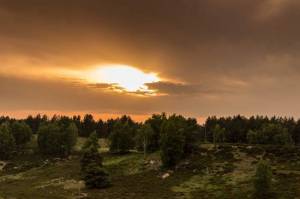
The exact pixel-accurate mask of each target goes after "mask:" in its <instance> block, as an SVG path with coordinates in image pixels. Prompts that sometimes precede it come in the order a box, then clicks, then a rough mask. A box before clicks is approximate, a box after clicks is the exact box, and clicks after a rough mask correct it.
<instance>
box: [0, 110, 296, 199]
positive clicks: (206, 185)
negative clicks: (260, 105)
mask: <svg viewBox="0 0 300 199" xmlns="http://www.w3.org/2000/svg"><path fill="white" fill-rule="evenodd" d="M299 135H300V122H299V121H295V120H294V119H293V118H276V117H273V118H267V117H260V116H256V117H250V118H246V117H242V116H234V117H228V118H216V117H209V118H208V119H207V121H206V123H205V124H203V125H199V124H198V123H197V121H196V120H195V119H193V118H185V117H183V116H181V115H175V114H174V115H170V116H167V115H166V114H164V113H162V114H155V115H153V116H152V117H150V118H149V119H147V120H146V121H145V122H143V123H138V122H135V121H133V120H132V119H131V118H130V117H129V116H126V115H125V116H122V117H120V118H117V119H110V120H107V121H102V120H98V121H95V120H94V118H93V116H92V115H86V116H85V117H84V118H83V119H81V117H80V116H74V117H66V116H54V117H52V118H48V117H46V116H41V115H37V116H35V117H33V116H29V117H28V118H26V119H24V120H16V119H12V118H9V117H1V118H0V160H1V161H0V168H1V170H0V186H3V187H5V186H9V185H8V184H6V183H8V182H15V183H21V182H19V179H23V181H26V179H27V177H26V175H29V173H30V174H31V175H33V176H35V175H36V176H37V178H40V179H41V180H44V181H45V180H46V178H49V176H51V175H48V174H47V175H46V173H47V172H48V171H46V170H47V169H52V171H51V172H55V170H56V169H57V170H59V167H60V166H62V167H64V166H63V165H69V167H70V172H71V173H72V174H71V173H69V174H68V171H67V170H68V168H65V169H66V170H65V173H63V171H62V170H60V171H61V172H62V173H60V172H58V173H56V175H58V176H56V177H57V178H55V179H52V180H53V181H54V182H55V183H54V184H56V185H57V184H59V185H57V186H60V185H61V184H63V183H64V182H65V181H66V182H68V183H70V181H72V180H73V181H72V183H73V184H72V183H71V184H72V185H68V186H71V187H72V186H75V187H76V186H80V187H81V188H80V191H79V192H80V193H81V192H82V191H81V189H83V190H85V191H83V192H84V193H86V194H88V195H89V196H91V197H92V198H93V197H94V198H97V197H98V196H99V197H102V196H103V197H105V196H111V195H110V194H111V192H110V191H109V190H114V189H116V187H117V188H121V187H120V186H124V187H127V186H136V187H130V188H129V189H130V190H132V191H134V190H135V188H136V189H138V187H140V188H141V186H143V185H146V184H149V183H150V182H148V180H149V181H151V180H152V181H157V180H158V179H159V180H160V181H161V180H163V181H165V182H166V183H167V184H161V182H160V181H157V184H160V186H161V187H160V188H159V187H157V189H158V192H161V193H160V194H162V195H164V193H163V192H165V194H166V193H168V194H167V195H165V198H174V197H176V198H199V196H200V195H201V196H202V197H203V198H222V197H221V196H222V194H223V196H224V197H225V196H226V197H225V198H232V197H235V198H236V197H237V198H238V197H245V198H251V197H252V198H276V197H279V196H284V197H281V198H285V196H299V195H297V194H298V189H297V188H296V187H297V186H298V185H297V184H295V181H294V180H296V179H298V178H297V176H298V175H299V179H300V173H299V172H298V170H299V171H300V164H299V162H300V150H299V148H298V145H299V144H300V137H299ZM253 168H254V169H253ZM255 168H256V170H255ZM35 170H36V171H35ZM44 174H45V175H46V176H43V175H44ZM290 175H293V177H292V178H289V179H290V180H291V181H287V178H286V177H287V176H289V177H290ZM70 176H74V179H68V180H63V179H62V178H70ZM154 176H156V177H157V176H158V179H155V178H154ZM170 176H171V177H170ZM126 178H128V179H131V180H132V181H130V180H129V181H128V184H126V183H127V182H126V180H125V179H126ZM144 178H148V179H144ZM56 180H57V181H58V182H56ZM170 180H171V181H170ZM51 183H52V181H51V182H48V184H51ZM120 183H124V184H120ZM130 183H132V184H130ZM141 183H142V184H141ZM143 183H144V184H143ZM239 183H244V184H239ZM278 183H288V184H290V186H291V190H289V192H284V193H283V191H282V188H283V187H282V188H280V189H277V188H278V186H279V184H278ZM48 184H47V185H36V186H38V187H40V186H45V187H48V186H49V187H52V188H53V186H54V185H53V186H52V184H51V185H48ZM82 185H83V186H82ZM244 185H246V186H244ZM19 186H21V185H19ZM66 186H67V185H66ZM54 187H55V186H54ZM294 187H295V188H294ZM165 188H167V189H168V191H166V190H165ZM89 189H90V190H89ZM96 189H99V191H98V192H97V191H95V190H96ZM103 189H104V190H108V191H105V192H103V191H101V190H103ZM30 190H35V188H32V187H31V189H30ZM238 190H239V191H238ZM119 191H120V192H122V190H119ZM136 191H137V190H136ZM170 191H171V192H170ZM2 192H4V193H7V194H8V195H10V194H12V193H10V192H9V191H7V190H4V189H1V188H0V196H2V195H1V193H2ZM20 192H21V193H22V194H25V195H26V193H24V190H23V191H20ZM33 192H34V191H33ZM225 192H228V193H230V194H229V195H228V194H225V195H224V193H225ZM17 193H18V192H17ZM71 193H72V194H73V195H74V194H75V193H74V192H72V191H71ZM286 193H289V194H286ZM299 193H300V190H299ZM22 194H21V195H22ZM34 194H37V193H36V192H34ZM57 194H58V193H57ZM60 194H61V193H60ZM64 194H65V195H68V194H69V192H68V191H66V193H64ZM76 194H77V195H76ZM76 194H75V195H76V197H78V198H80V197H81V198H84V197H88V196H85V195H80V194H79V193H76ZM78 194H79V195H78ZM145 194H146V195H144V197H140V198H151V197H150V196H153V197H154V195H155V194H154V195H153V194H150V193H148V195H147V193H145ZM174 194H175V196H174ZM205 194H206V196H207V197H204V196H203V195H205ZM12 195H13V194H12ZM180 196H182V197H180ZM74 197H75V196H74ZM76 197H75V198H76ZM156 197H157V196H156ZM0 198H1V197H0ZM25 198H26V197H25ZM37 198H39V197H37ZM43 198H45V197H43ZM46 198H47V197H46ZM48 198H55V197H53V196H52V197H50V196H49V197H48ZM58 198H59V197H58ZM111 198H114V197H111ZM124 198H130V197H129V196H128V197H127V196H124Z"/></svg>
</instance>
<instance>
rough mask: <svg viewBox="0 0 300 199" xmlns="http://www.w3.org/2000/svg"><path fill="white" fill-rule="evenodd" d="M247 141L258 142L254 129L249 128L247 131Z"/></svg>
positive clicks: (250, 142)
mask: <svg viewBox="0 0 300 199" xmlns="http://www.w3.org/2000/svg"><path fill="white" fill-rule="evenodd" d="M247 141H248V143H249V144H257V143H258V142H259V137H258V135H257V132H256V131H254V130H249V131H248V133H247Z"/></svg>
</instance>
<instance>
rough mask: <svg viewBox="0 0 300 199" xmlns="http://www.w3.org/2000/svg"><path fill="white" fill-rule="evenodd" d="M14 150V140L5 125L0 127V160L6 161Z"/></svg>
mask: <svg viewBox="0 0 300 199" xmlns="http://www.w3.org/2000/svg"><path fill="white" fill-rule="evenodd" d="M14 150H15V139H14V137H13V135H12V134H11V133H10V131H9V127H8V124H7V123H4V124H1V125H0V159H8V158H10V157H11V155H12V153H13V152H14Z"/></svg>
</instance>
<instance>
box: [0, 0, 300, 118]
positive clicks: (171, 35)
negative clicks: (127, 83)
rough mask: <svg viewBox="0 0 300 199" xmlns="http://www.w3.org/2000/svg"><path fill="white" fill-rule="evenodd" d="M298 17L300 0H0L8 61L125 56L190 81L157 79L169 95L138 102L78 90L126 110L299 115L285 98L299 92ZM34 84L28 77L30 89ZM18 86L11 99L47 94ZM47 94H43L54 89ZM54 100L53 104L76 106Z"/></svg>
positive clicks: (2, 47) (53, 63) (0, 30)
mask: <svg viewBox="0 0 300 199" xmlns="http://www.w3.org/2000/svg"><path fill="white" fill-rule="evenodd" d="M299 19H300V3H299V1H298V0H243V1H241V0H226V1H222V0H201V1H200V0H178V1H174V0H144V1H141V0H113V1H108V0H89V1H85V0H63V1H62V0H26V1H23V0H0V67H2V68H4V69H5V68H9V67H10V66H17V67H20V68H21V67H23V68H24V67H25V68H26V67H27V66H35V67H36V68H43V67H53V68H55V67H56V68H61V67H68V68H71V69H78V68H86V67H88V66H90V65H93V64H98V63H101V62H109V63H123V64H128V65H133V66H137V67H139V68H141V69H143V70H145V71H154V72H158V73H159V75H160V76H162V77H165V78H167V79H168V80H174V82H177V80H178V81H179V82H185V84H176V83H174V82H173V81H170V82H169V83H166V82H159V83H154V84H150V85H149V86H150V87H151V88H154V89H158V90H160V92H162V93H168V94H169V96H164V97H155V98H152V99H151V100H150V99H143V100H146V101H143V100H142V99H134V100H132V104H131V105H132V106H131V105H130V106H129V105H126V103H125V102H123V100H122V102H120V96H115V95H112V94H107V93H101V92H99V89H92V91H89V92H88V93H86V95H87V96H89V97H91V99H92V101H93V102H94V103H89V102H87V101H85V100H83V99H82V98H80V97H79V98H78V99H77V98H76V100H75V98H72V99H73V100H75V101H76V102H73V103H75V104H73V105H72V108H74V107H75V105H76V106H78V107H80V108H95V107H96V104H98V101H97V100H96V99H97V98H98V97H99V98H100V99H101V98H104V99H105V100H108V101H109V103H107V105H106V106H107V107H106V108H109V107H113V109H120V110H123V111H128V110H129V109H131V110H132V111H135V110H136V111H139V112H142V110H143V108H145V110H148V109H147V107H153V108H149V111H153V110H154V111H155V110H158V109H159V108H162V107H165V106H167V109H168V110H173V111H174V112H177V111H179V112H185V113H190V114H193V115H195V114H204V115H207V114H231V113H245V114H247V113H257V112H259V111H261V112H262V113H268V114H271V113H279V114H280V113H282V114H287V115H288V114H294V115H295V114H296V112H295V108H294V105H293V104H294V101H293V100H291V101H290V103H289V104H286V103H284V102H285V101H286V100H287V99H290V98H293V99H294V100H295V101H297V100H300V95H299V92H298V90H299V89H298V86H297V85H298V82H299V76H300V36H299V35H300V26H299V25H298V23H299ZM7 70H8V69H7ZM0 71H1V70H0ZM175 80H176V81H175ZM1 81H3V79H1ZM17 82H18V81H17ZM52 83H53V82H52ZM52 83H49V82H48V81H44V82H43V81H41V82H39V84H40V85H41V86H39V87H40V89H37V91H40V93H44V91H43V92H42V91H41V90H42V88H43V87H47V85H53V84H52ZM57 84H59V83H57ZM15 86H16V85H15ZM25 86H26V87H25ZM35 86H36V85H35V84H24V85H22V87H23V89H25V90H27V91H28V92H29V93H31V92H33V91H30V90H31V89H33V88H35ZM101 86H104V87H105V85H101ZM98 87H99V85H98ZM9 88H11V90H12V91H15V92H12V91H11V93H10V94H9V93H6V96H7V97H6V98H5V99H6V101H5V103H7V104H10V105H11V106H16V104H18V106H19V108H20V107H21V105H24V106H25V105H26V106H27V107H30V106H33V105H32V104H35V102H33V101H36V100H38V99H39V98H38V96H35V97H37V99H36V98H32V99H33V100H32V101H31V102H30V101H27V104H23V103H24V102H22V103H19V101H18V98H17V97H15V95H17V94H18V92H21V91H16V90H14V89H16V88H15V87H13V86H7V89H8V90H7V92H8V91H9ZM55 88H56V87H55ZM64 88H65V89H66V90H68V89H67V88H69V85H68V86H66V87H64ZM57 89H58V90H60V89H59V86H57ZM54 90H55V89H54V88H53V92H54ZM95 90H98V91H97V92H95ZM78 92H79V91H78V90H76V89H75V90H73V88H71V89H70V91H61V92H59V93H69V95H70V96H71V95H72V93H74V95H76V93H78ZM80 92H81V91H80ZM13 93H14V94H13ZM99 93H101V95H100V94H99ZM207 93H209V95H208V94H207ZM23 94H24V95H25V93H23ZM201 94H207V95H204V96H203V95H201ZM27 95H28V94H26V95H25V96H27ZM65 95H66V94H65ZM99 95H100V96H99ZM174 95H176V96H177V98H176V99H171V96H174ZM262 95H263V96H264V97H263V98H262V97H261V96H262ZM45 96H47V97H45ZM45 96H43V100H46V99H52V97H53V96H52V95H49V96H48V95H45ZM63 96H64V95H63ZM107 96H109V98H107ZM178 96H180V97H178ZM123 97H124V98H129V97H130V96H123ZM3 99H4V98H3V97H2V100H3ZM10 99H14V100H10ZM122 99H123V98H122ZM0 100H1V98H0ZM48 101H49V103H48V105H49V106H51V108H54V107H55V106H58V107H59V108H61V109H63V108H64V107H68V106H70V105H69V104H68V103H63V102H59V100H48ZM275 101H276V102H275ZM54 102H55V103H54ZM56 102H57V103H56ZM267 102H268V103H267ZM278 102H283V104H284V105H282V104H281V105H279V104H278ZM5 103H4V104H5ZM13 103H14V104H15V105H13ZM128 103H129V102H128ZM145 103H147V105H145ZM30 104H31V105H30ZM58 104H60V105H58ZM71 104H72V103H71ZM91 104H93V107H90V106H92V105H91ZM116 104H117V105H116ZM133 104H134V106H133ZM148 104H150V105H149V106H148ZM182 104H185V105H184V106H183V105H182ZM186 104H192V105H193V106H196V107H199V108H192V107H191V106H192V105H186ZM232 104H234V106H233V105H232ZM48 105H47V106H48ZM40 106H41V107H42V106H43V104H42V103H41V104H40ZM129 107H130V108H129ZM201 107H205V108H203V109H201ZM150 109H151V110H150ZM162 109H163V108H162Z"/></svg>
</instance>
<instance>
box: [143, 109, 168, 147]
mask: <svg viewBox="0 0 300 199" xmlns="http://www.w3.org/2000/svg"><path fill="white" fill-rule="evenodd" d="M166 120H167V116H166V114H165V113H162V114H153V115H152V116H151V118H149V119H147V120H146V121H145V124H149V125H150V126H151V128H152V130H153V135H152V136H151V141H150V142H149V143H148V146H147V150H148V151H151V152H154V151H157V150H159V141H160V133H161V128H162V124H163V122H164V121H166Z"/></svg>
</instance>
